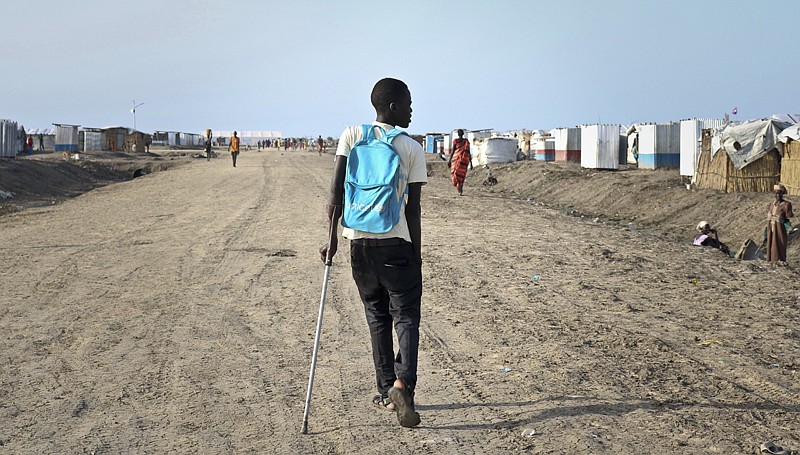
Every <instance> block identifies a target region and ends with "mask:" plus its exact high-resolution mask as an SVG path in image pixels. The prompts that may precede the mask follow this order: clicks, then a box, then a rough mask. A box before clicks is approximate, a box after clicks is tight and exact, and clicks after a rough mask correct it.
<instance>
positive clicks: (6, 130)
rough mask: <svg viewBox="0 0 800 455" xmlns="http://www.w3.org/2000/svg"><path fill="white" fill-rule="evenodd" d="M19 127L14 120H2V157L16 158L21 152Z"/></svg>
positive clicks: (0, 141)
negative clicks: (19, 151)
mask: <svg viewBox="0 0 800 455" xmlns="http://www.w3.org/2000/svg"><path fill="white" fill-rule="evenodd" d="M18 142H19V125H17V122H15V121H13V120H5V119H0V157H3V158H14V157H15V156H17V151H18V150H19V148H18V147H19V145H18Z"/></svg>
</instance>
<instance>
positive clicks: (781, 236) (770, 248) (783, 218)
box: [693, 184, 794, 262]
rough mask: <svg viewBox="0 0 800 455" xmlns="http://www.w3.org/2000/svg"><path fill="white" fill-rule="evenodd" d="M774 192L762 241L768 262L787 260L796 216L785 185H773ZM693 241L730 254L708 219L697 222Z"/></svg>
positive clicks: (698, 244) (695, 243)
mask: <svg viewBox="0 0 800 455" xmlns="http://www.w3.org/2000/svg"><path fill="white" fill-rule="evenodd" d="M772 192H773V194H774V195H775V200H774V201H772V202H771V203H770V205H769V209H768V210H767V226H766V228H764V238H763V242H762V248H763V249H764V259H766V260H767V262H786V250H787V246H788V244H789V233H791V232H792V224H791V222H790V221H789V218H792V217H794V213H793V212H792V203H791V202H790V201H788V200H786V199H784V195H786V187H785V186H783V185H781V184H777V185H775V186H774V187H773V190H772ZM693 243H694V245H697V246H709V247H712V248H717V249H719V250H720V251H722V252H723V253H725V254H730V251H729V249H728V246H727V245H725V244H724V243H722V242H720V240H719V236H718V235H717V230H716V229H712V228H711V224H709V222H708V221H701V222H700V223H698V224H697V235H695V237H694V242H693Z"/></svg>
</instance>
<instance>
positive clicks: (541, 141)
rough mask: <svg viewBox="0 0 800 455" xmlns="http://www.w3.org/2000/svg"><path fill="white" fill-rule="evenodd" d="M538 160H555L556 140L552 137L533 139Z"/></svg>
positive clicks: (534, 152) (535, 157) (535, 156)
mask: <svg viewBox="0 0 800 455" xmlns="http://www.w3.org/2000/svg"><path fill="white" fill-rule="evenodd" d="M531 143H532V147H533V148H532V152H533V156H534V159H535V160H536V161H555V159H556V141H555V139H553V138H552V137H537V138H535V139H532V140H531Z"/></svg>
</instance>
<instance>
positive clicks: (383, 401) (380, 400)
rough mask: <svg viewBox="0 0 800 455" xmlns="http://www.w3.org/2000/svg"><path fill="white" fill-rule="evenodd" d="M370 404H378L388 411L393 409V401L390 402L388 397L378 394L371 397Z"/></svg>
mask: <svg viewBox="0 0 800 455" xmlns="http://www.w3.org/2000/svg"><path fill="white" fill-rule="evenodd" d="M372 404H374V405H376V406H380V407H382V408H383V409H386V410H387V411H389V412H393V411H394V403H392V400H390V399H389V397H382V396H380V395H375V396H374V397H372Z"/></svg>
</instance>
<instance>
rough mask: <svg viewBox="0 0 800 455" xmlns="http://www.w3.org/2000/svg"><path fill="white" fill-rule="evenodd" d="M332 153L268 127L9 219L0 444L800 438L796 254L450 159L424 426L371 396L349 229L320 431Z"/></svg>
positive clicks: (2, 228)
mask: <svg viewBox="0 0 800 455" xmlns="http://www.w3.org/2000/svg"><path fill="white" fill-rule="evenodd" d="M331 169H332V161H331V157H330V155H327V156H325V157H318V156H317V155H316V153H307V152H286V153H284V154H281V153H280V152H277V151H274V150H271V151H267V152H261V153H258V152H255V151H253V152H245V153H244V154H243V155H242V156H241V157H240V162H239V166H238V167H237V168H233V167H231V165H230V162H229V161H228V160H226V159H216V160H212V161H211V162H206V161H204V160H201V161H196V162H192V163H189V164H187V165H185V166H181V167H177V168H174V169H171V170H169V171H165V172H159V173H155V174H151V175H147V176H145V177H142V178H139V179H136V180H133V181H130V182H125V183H120V184H115V185H112V186H108V187H104V188H101V189H98V190H95V191H92V192H90V193H87V194H84V195H82V196H80V197H77V198H74V199H72V200H69V201H67V202H66V203H64V204H60V205H54V206H52V207H46V208H36V209H28V210H24V211H22V212H19V213H16V214H12V215H9V216H6V217H3V218H0V232H2V243H0V264H2V270H1V271H0V282H1V283H2V284H1V286H2V292H0V355H1V356H2V357H0V362H2V365H3V367H2V368H0V453H9V454H20V453H37V454H38V453H67V454H69V453H94V454H102V453H203V454H205V453H286V454H312V453H367V454H369V453H428V452H435V453H441V454H468V453H492V454H497V453H518V452H531V453H558V454H561V453H678V452H681V453H725V454H731V453H756V452H757V449H758V445H759V444H760V443H762V442H764V441H766V440H772V441H775V442H776V443H777V444H778V445H781V446H783V447H785V448H789V449H794V450H800V374H798V366H799V365H800V330H799V329H798V327H800V324H798V322H800V316H798V310H799V309H800V295H799V294H800V292H798V285H797V283H796V274H794V273H793V272H792V271H790V270H789V269H787V268H785V267H768V266H765V265H763V264H762V263H744V262H737V261H735V260H732V259H730V258H727V257H724V256H723V255H721V254H719V253H718V252H716V251H710V250H702V249H698V248H695V247H692V246H690V245H683V244H678V243H675V242H671V241H668V240H665V239H663V238H662V237H660V236H656V235H653V234H650V233H648V232H643V231H637V230H630V229H627V228H620V227H618V226H616V227H615V226H609V225H605V224H603V223H593V222H592V221H591V220H589V219H587V220H581V219H576V218H574V217H567V216H565V215H563V214H562V213H559V212H557V211H555V210H552V209H548V208H545V207H541V206H537V205H534V204H531V203H529V202H526V201H525V200H510V199H506V198H500V197H496V196H495V195H492V194H490V193H488V192H485V191H484V190H483V189H482V188H479V187H478V186H476V185H475V184H476V183H477V182H479V180H475V179H471V180H469V181H468V185H467V187H466V188H465V194H466V196H464V197H460V198H459V197H457V196H456V195H455V191H454V190H453V188H452V187H450V186H449V185H448V181H447V179H446V176H445V175H443V172H441V166H439V167H437V168H436V169H438V171H437V172H435V173H434V174H433V175H432V176H431V182H430V184H429V185H427V186H426V187H425V188H424V190H423V256H424V279H425V291H424V297H423V323H422V329H423V333H422V340H421V358H420V362H421V364H420V379H419V385H418V392H417V402H418V410H419V411H420V414H421V416H422V425H421V426H420V427H419V428H417V429H413V430H407V429H402V428H400V427H399V426H398V425H397V422H396V420H395V418H394V416H393V415H392V414H390V413H388V412H385V411H382V410H380V409H377V408H376V407H374V406H373V405H372V404H371V402H370V400H371V397H372V395H373V393H374V392H373V391H374V375H373V373H372V367H371V360H370V359H371V357H370V354H369V352H370V351H369V339H368V334H367V328H366V323H365V321H364V316H363V310H362V308H361V304H360V302H359V300H358V296H357V293H356V291H355V288H354V284H353V282H352V279H351V277H350V275H349V262H348V261H349V258H348V255H347V254H342V253H346V249H347V245H346V242H345V243H343V244H342V249H343V250H342V252H340V254H339V255H337V258H336V259H337V261H336V264H335V267H334V269H333V273H332V279H331V284H330V290H329V298H328V306H327V311H326V318H325V324H324V329H323V342H322V350H321V352H320V360H319V365H318V369H317V381H316V387H315V393H314V401H313V408H312V413H311V419H310V434H308V435H301V434H300V428H301V421H302V412H303V401H304V398H305V388H306V381H307V379H308V367H309V362H310V357H311V349H312V343H313V333H314V327H315V323H316V314H317V309H318V307H317V305H318V301H319V292H320V287H321V279H322V272H323V267H322V264H321V263H320V262H319V259H318V255H317V249H318V248H319V246H320V245H321V243H322V242H323V241H324V239H325V220H324V218H323V216H322V205H323V201H324V196H325V194H326V191H327V188H328V184H329V180H330V172H331ZM525 430H533V434H532V435H530V436H523V431H525ZM528 433H531V431H528Z"/></svg>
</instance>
